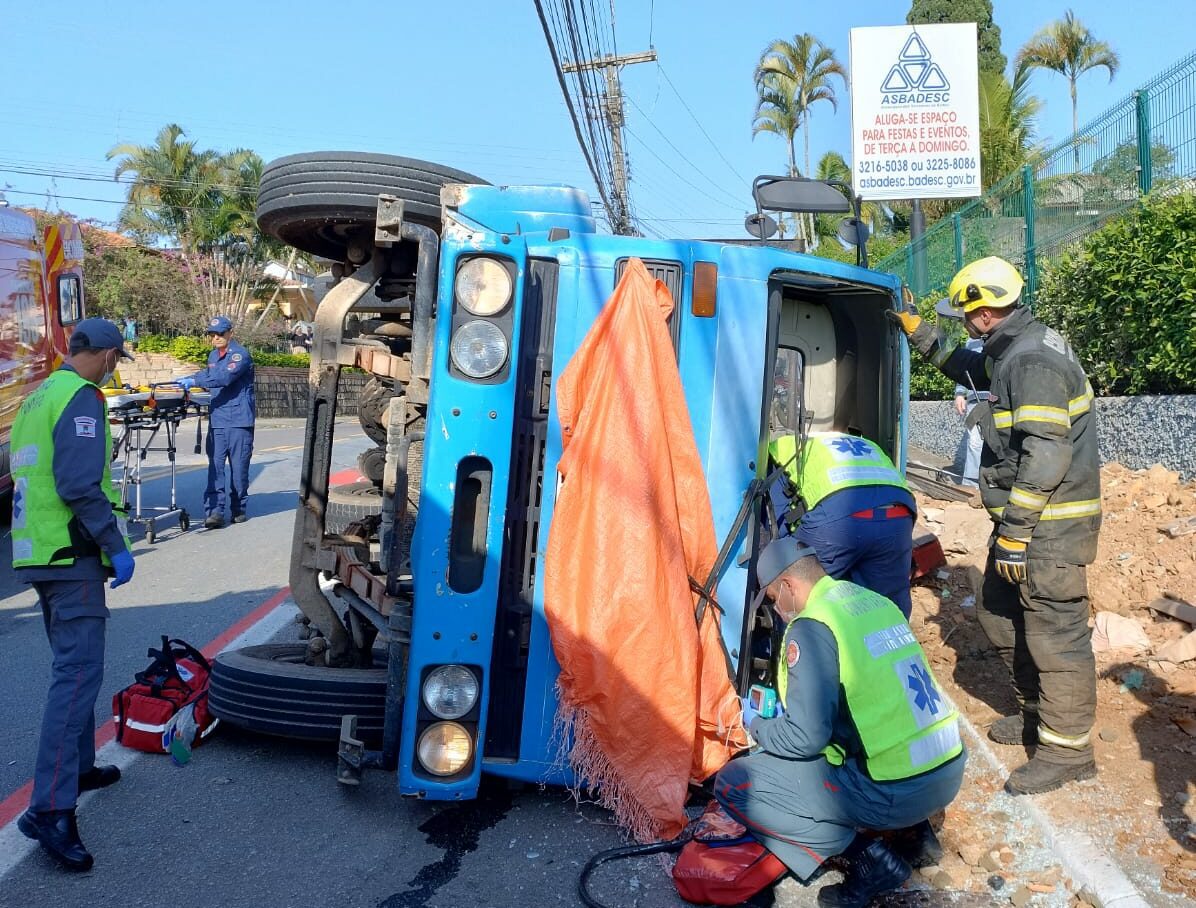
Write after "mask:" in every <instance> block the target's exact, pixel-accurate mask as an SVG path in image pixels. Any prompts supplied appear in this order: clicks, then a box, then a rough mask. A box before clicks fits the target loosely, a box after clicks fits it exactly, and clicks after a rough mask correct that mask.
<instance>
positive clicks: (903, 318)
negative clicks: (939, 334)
mask: <svg viewBox="0 0 1196 908" xmlns="http://www.w3.org/2000/svg"><path fill="white" fill-rule="evenodd" d="M885 318H887V319H888V320H889V321H891V322H893V323H894V324H895V325H897V327H899V328H900V329H901V330H902V331H904V332H905V336H906V337H913V336H914V332H915V331H917V330H918V328H920V327H921V326H922V316H920V315H918V313H917V312H914V311H913V310H911V309H902V310H901V311H900V312H894V311H893V310H892V309H886V310H885Z"/></svg>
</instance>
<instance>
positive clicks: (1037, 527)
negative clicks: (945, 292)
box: [911, 309, 1101, 564]
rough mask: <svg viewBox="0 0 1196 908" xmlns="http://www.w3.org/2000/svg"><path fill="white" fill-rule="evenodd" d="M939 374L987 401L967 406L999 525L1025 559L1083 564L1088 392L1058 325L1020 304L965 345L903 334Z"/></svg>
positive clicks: (1096, 505) (1093, 475) (1087, 523)
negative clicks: (982, 337)
mask: <svg viewBox="0 0 1196 908" xmlns="http://www.w3.org/2000/svg"><path fill="white" fill-rule="evenodd" d="M911 340H912V342H913V343H914V344H915V346H917V347H918V349H919V350H921V351H922V352H923V353H925V354H926V355H927V356H928V357H929V358H930V360H931V362H933V363H934V364H935V365H937V366H938V367H939V368H940V369H941V370H942V371H943V372H944V373H945V374H946V375H948V376H949V377H951V378H954V379H955V380H956V381H961V382H962V381H963V380H964V379H965V378H969V379H970V380H971V381H973V382H974V383H975V385H976V387H977V388H978V389H987V390H989V392H990V394H991V396H992V400H991V402H990V403H988V404H980V405H978V406H977V407H976V408H975V409H974V410H973V411H972V412H973V419H974V420H975V424H976V425H978V426H979V428H980V432H981V435H982V436H983V437H984V450H983V452H982V453H981V458H980V494H981V498H982V499H983V501H984V506H985V507H986V508H987V509H988V512H989V514H991V515H992V517H993V520H994V521H995V522H996V524H997V527H996V528H997V531H998V532H999V533H1000V534H1001V535H1003V536H1006V537H1009V538H1011V539H1021V540H1025V541H1028V542H1029V543H1030V557H1032V558H1045V559H1053V560H1057V561H1065V562H1068V563H1070V564H1091V563H1092V562H1093V561H1094V560H1095V559H1096V544H1097V534H1098V532H1099V530H1100V522H1101V501H1100V451H1099V448H1098V443H1097V431H1096V414H1095V412H1094V403H1095V398H1094V395H1093V392H1092V386H1091V385H1090V384H1089V383H1088V378H1087V376H1086V375H1085V374H1084V370H1083V369H1082V368H1081V366H1080V364H1079V362H1078V360H1077V359H1076V355H1075V353H1074V352H1073V351H1072V349H1071V347H1070V345H1069V344H1068V343H1067V341H1066V340H1065V339H1064V338H1063V337H1062V335H1060V334H1059V333H1058V332H1057V331H1055V330H1053V329H1051V328H1048V327H1047V326H1046V325H1044V324H1043V323H1042V322H1040V321H1038V320H1037V319H1035V318H1034V317H1033V316H1032V315H1031V313H1030V311H1029V310H1028V309H1018V310H1016V311H1014V312H1013V313H1012V314H1010V315H1009V317H1008V318H1006V319H1005V320H1004V321H1003V322H1002V323H1001V324H1000V326H999V327H998V328H997V329H996V330H995V331H994V332H993V333H992V334H991V335H990V336H989V337H988V340H987V341H986V342H985V344H984V351H983V352H982V353H976V352H972V351H968V350H964V349H962V348H961V347H959V345H958V344H957V343H955V342H953V341H951V340H949V339H947V338H946V337H945V336H944V335H943V334H942V333H941V332H934V331H933V330H932V329H920V330H919V331H918V332H916V333H915V335H914V337H913V338H912V339H911Z"/></svg>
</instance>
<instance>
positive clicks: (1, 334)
mask: <svg viewBox="0 0 1196 908" xmlns="http://www.w3.org/2000/svg"><path fill="white" fill-rule="evenodd" d="M2 204H3V203H0V205H2ZM82 318H83V233H82V231H81V230H80V228H79V225H78V224H77V223H75V222H74V221H70V220H63V221H61V222H58V223H55V224H51V225H50V226H47V227H45V228H44V229H39V228H38V226H37V222H36V221H34V219H33V218H32V217H31V216H30V215H29V214H27V213H25V212H24V211H19V210H17V209H15V208H8V207H0V495H3V496H5V497H7V496H8V495H9V494H10V493H11V491H12V476H11V475H10V472H9V440H10V437H11V435H12V424H13V421H14V420H15V419H16V416H17V410H18V409H20V406H21V401H23V400H24V399H25V397H26V396H27V395H28V394H29V393H30V392H31V391H32V390H33V389H34V388H36V387H37V386H38V385H39V384H41V382H42V381H43V380H44V379H45V378H46V377H47V376H49V374H50V373H51V372H53V371H54V369H56V368H57V367H58V365H59V364H60V363H61V362H62V360H63V359H64V358H65V357H66V355H67V346H68V343H69V341H70V336H71V330H72V328H73V326H74V325H75V324H76V323H77V322H78V321H79V320H80V319H82Z"/></svg>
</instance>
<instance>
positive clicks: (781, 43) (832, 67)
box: [756, 33, 847, 176]
mask: <svg viewBox="0 0 1196 908" xmlns="http://www.w3.org/2000/svg"><path fill="white" fill-rule="evenodd" d="M834 76H838V77H839V78H840V79H841V80H842V81H843V84H844V85H846V84H847V70H845V69H844V68H843V64H841V63H840V62H839V60H838V59H837V58H836V57H835V52H834V50H833V49H831V48H829V47H827V46H826V45H825V44H823V43H822V42H821V41H819V40H818V39H817V38H815V37H814V36H813V35H811V34H809V33H803V34H800V35H794V36H793V40H792V41H785V40H784V39H778V40H776V41H773V42H772V43H771V44H770V45H768V47H766V48H764V52H763V53H761V54H760V62H759V63H758V64H757V66H756V88H757V94H758V96H759V98H760V102H759V103H757V106H756V112H757V119H759V115H760V108H761V106H762V105H766V104H767V105H768V107H769V109H772V107H775V106H776V103H775V98H774V95H780V96H784V97H787V98H788V99H789V100H788V104H787V105H786V106H788V107H789V108H791V110H792V113H793V115H794V120H795V126H801V127H802V140H803V144H804V145H805V171H804V173H805V174H806V175H807V176H809V174H810V112H811V111H810V108H811V107H813V106H814V104H816V103H818V102H819V101H829V102H830V105H831V107H833V108H834V109H835V110H838V109H839V98H838V95H836V94H835V86H834V84H833V82H832V78H833V77H834ZM769 131H771V130H769ZM788 138H789V166H790V171H791V172H795V168H794V160H793V159H794V153H793V133H789V136H788Z"/></svg>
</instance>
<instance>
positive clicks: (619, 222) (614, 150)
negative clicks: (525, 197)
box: [561, 50, 656, 235]
mask: <svg viewBox="0 0 1196 908" xmlns="http://www.w3.org/2000/svg"><path fill="white" fill-rule="evenodd" d="M655 60H656V51H654V50H648V51H643V52H642V53H638V54H618V55H615V54H608V55H607V56H604V57H598V58H597V59H594V60H582V61H579V62H577V63H563V64H561V71H562V72H567V73H578V72H581V70H583V69H596V70H598V71H600V72H601V73H602V75H603V77H604V78H605V79H606V96H605V97H604V98H603V105H602V111H603V114H604V117H605V119H606V126H607V129H608V130H609V131H610V144H611V158H612V160H611V167H612V168H613V170H614V174H613V176H614V180H615V185H614V193H613V194H614V200H613V202H614V206H613V207H614V209H615V210H614V212H613V213H612V219H613V221H614V223H612V224H611V228H612V229H613V230H614V232H615V233H617V234H623V235H626V234H629V233H631V232H632V231H633V230H634V229H635V227H634V225H633V224H632V223H631V200H630V196H629V193H628V187H627V176H628V174H627V152H626V151H625V150H624V148H623V88H622V86H621V85H620V84H619V70H620V69H621V68H622V67H624V66H630V65H632V64H634V63H651V62H653V61H655Z"/></svg>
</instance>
